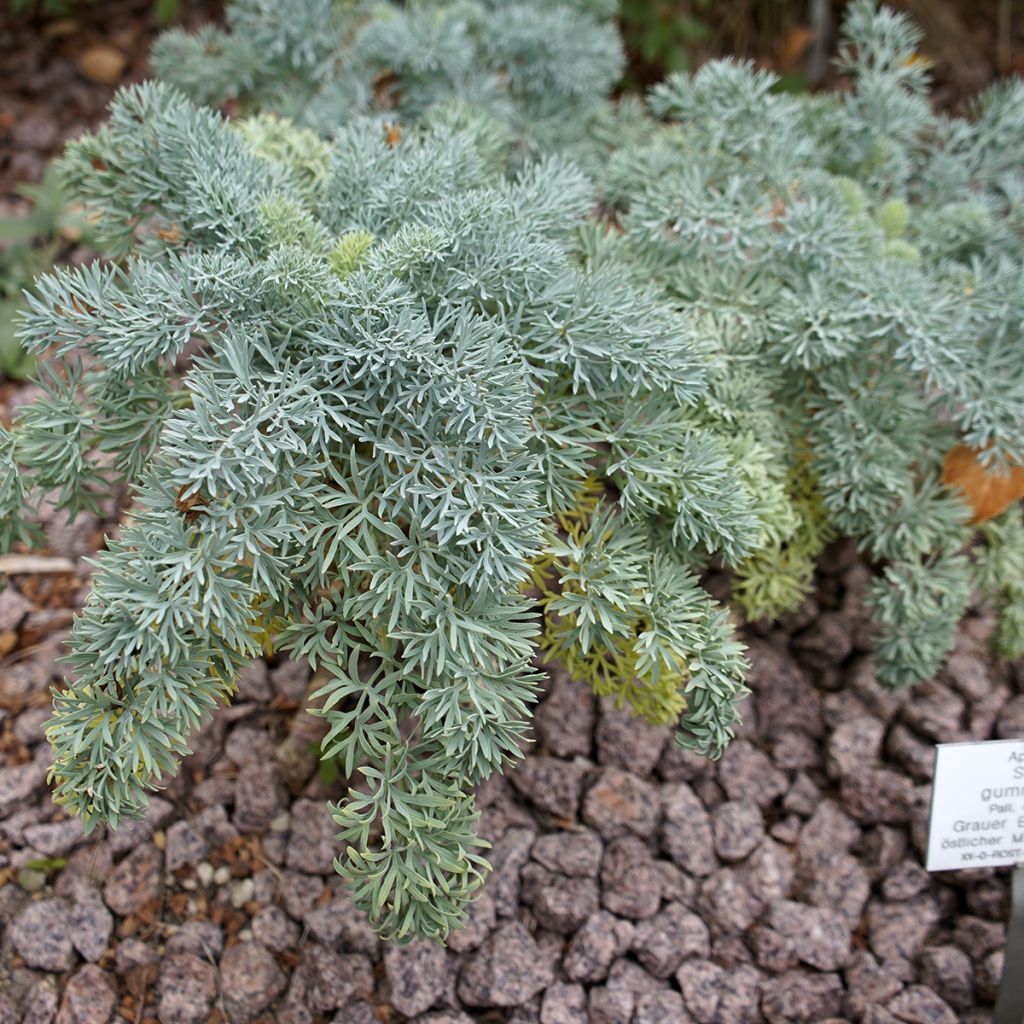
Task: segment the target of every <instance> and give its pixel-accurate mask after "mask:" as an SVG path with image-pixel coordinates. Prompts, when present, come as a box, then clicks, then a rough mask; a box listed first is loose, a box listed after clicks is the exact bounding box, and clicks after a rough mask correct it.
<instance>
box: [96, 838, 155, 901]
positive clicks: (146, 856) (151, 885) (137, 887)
mask: <svg viewBox="0 0 1024 1024" xmlns="http://www.w3.org/2000/svg"><path fill="white" fill-rule="evenodd" d="M162 863H163V855H162V854H161V853H160V851H159V850H158V849H157V848H156V847H155V846H153V845H151V844H150V843H148V842H147V843H143V844H142V845H140V846H137V847H136V848H135V849H134V850H132V852H131V853H129V854H128V856H127V857H125V858H124V860H122V861H121V863H120V864H118V865H117V867H115V868H114V870H113V872H112V873H111V875H110V878H109V879H108V881H107V884H106V886H105V888H104V890H103V898H104V899H105V900H106V901H107V906H108V907H110V909H111V910H112V911H114V913H115V914H121V915H122V916H123V915H126V914H133V913H135V911H137V910H140V909H141V908H142V907H144V906H145V905H146V904H147V903H149V902H150V900H155V899H156V898H157V897H158V896H159V895H160V869H161V865H162Z"/></svg>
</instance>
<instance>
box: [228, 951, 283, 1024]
mask: <svg viewBox="0 0 1024 1024" xmlns="http://www.w3.org/2000/svg"><path fill="white" fill-rule="evenodd" d="M220 978H221V988H222V990H223V993H224V1002H225V1004H226V1006H227V1011H228V1017H229V1019H230V1020H231V1022H232V1024H248V1022H249V1021H251V1020H254V1019H255V1018H256V1017H257V1016H259V1014H260V1013H261V1012H262V1011H263V1010H264V1009H266V1007H268V1006H269V1005H270V1004H271V1003H272V1002H273V1001H274V1000H275V999H276V998H277V997H278V996H279V995H280V994H281V993H282V992H283V991H284V989H285V985H286V983H287V982H286V979H285V976H284V973H283V972H282V971H281V968H280V967H278V966H277V961H276V960H274V958H273V956H271V954H270V953H269V951H268V950H266V949H264V947H263V946H261V945H260V944H259V943H258V942H239V943H236V944H235V945H234V946H229V947H228V949H226V950H225V951H224V956H223V957H222V958H221V961H220Z"/></svg>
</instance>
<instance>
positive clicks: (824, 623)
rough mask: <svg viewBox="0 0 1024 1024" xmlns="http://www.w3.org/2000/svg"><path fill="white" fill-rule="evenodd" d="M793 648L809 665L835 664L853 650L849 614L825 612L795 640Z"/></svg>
mask: <svg viewBox="0 0 1024 1024" xmlns="http://www.w3.org/2000/svg"><path fill="white" fill-rule="evenodd" d="M793 650H794V651H795V652H797V656H798V657H799V658H800V660H801V661H803V662H805V663H807V664H808V665H816V666H817V665H834V664H837V663H838V662H841V661H843V660H845V659H846V658H847V657H848V656H849V655H850V654H851V652H852V651H853V630H852V628H851V622H850V619H849V617H848V616H847V615H844V614H842V613H841V612H823V613H822V614H821V615H819V616H818V617H817V618H816V619H815V620H814V623H813V625H811V626H810V628H809V629H807V630H805V631H804V632H803V633H801V634H800V635H799V636H798V637H796V638H795V639H794V640H793Z"/></svg>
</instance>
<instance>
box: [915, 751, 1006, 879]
mask: <svg viewBox="0 0 1024 1024" xmlns="http://www.w3.org/2000/svg"><path fill="white" fill-rule="evenodd" d="M1021 862H1024V740H988V741H986V742H984V743H942V744H939V746H938V747H937V748H936V752H935V781H934V784H933V787H932V813H931V823H930V825H929V828H928V864H927V867H928V870H929V871H952V870H955V869H959V868H995V867H999V866H1000V865H1001V864H1018V863H1021Z"/></svg>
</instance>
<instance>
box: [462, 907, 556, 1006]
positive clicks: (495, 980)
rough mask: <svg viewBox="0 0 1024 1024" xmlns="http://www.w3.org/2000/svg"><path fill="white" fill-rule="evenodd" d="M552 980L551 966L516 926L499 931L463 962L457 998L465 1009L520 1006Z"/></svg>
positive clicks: (508, 926) (527, 936) (521, 927)
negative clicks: (463, 1004)
mask: <svg viewBox="0 0 1024 1024" xmlns="http://www.w3.org/2000/svg"><path fill="white" fill-rule="evenodd" d="M552 980H553V972H552V969H551V965H550V964H549V963H548V962H547V960H546V959H545V958H544V956H543V954H542V953H541V951H540V949H539V948H538V946H537V943H536V942H535V941H534V940H533V938H532V937H531V936H530V934H529V933H528V932H527V931H526V929H525V928H524V927H523V926H522V925H521V924H519V922H512V923H510V924H506V925H504V926H503V927H501V928H499V929H498V931H496V932H495V933H494V934H493V935H492V936H491V937H490V938H489V939H488V940H487V942H485V943H484V944H483V946H481V947H480V949H478V950H477V951H476V952H475V953H473V954H472V955H471V956H470V958H469V959H468V960H467V961H466V964H465V966H464V967H463V969H462V974H461V975H460V976H459V983H458V994H459V998H460V999H461V1000H462V1001H463V1002H464V1003H465V1004H466V1005H467V1006H520V1005H521V1004H523V1003H525V1002H526V1001H527V1000H529V999H531V998H532V997H533V996H535V995H536V994H537V993H538V992H540V991H541V990H542V989H543V988H545V987H546V986H547V985H548V984H550V983H551V981H552Z"/></svg>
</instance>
